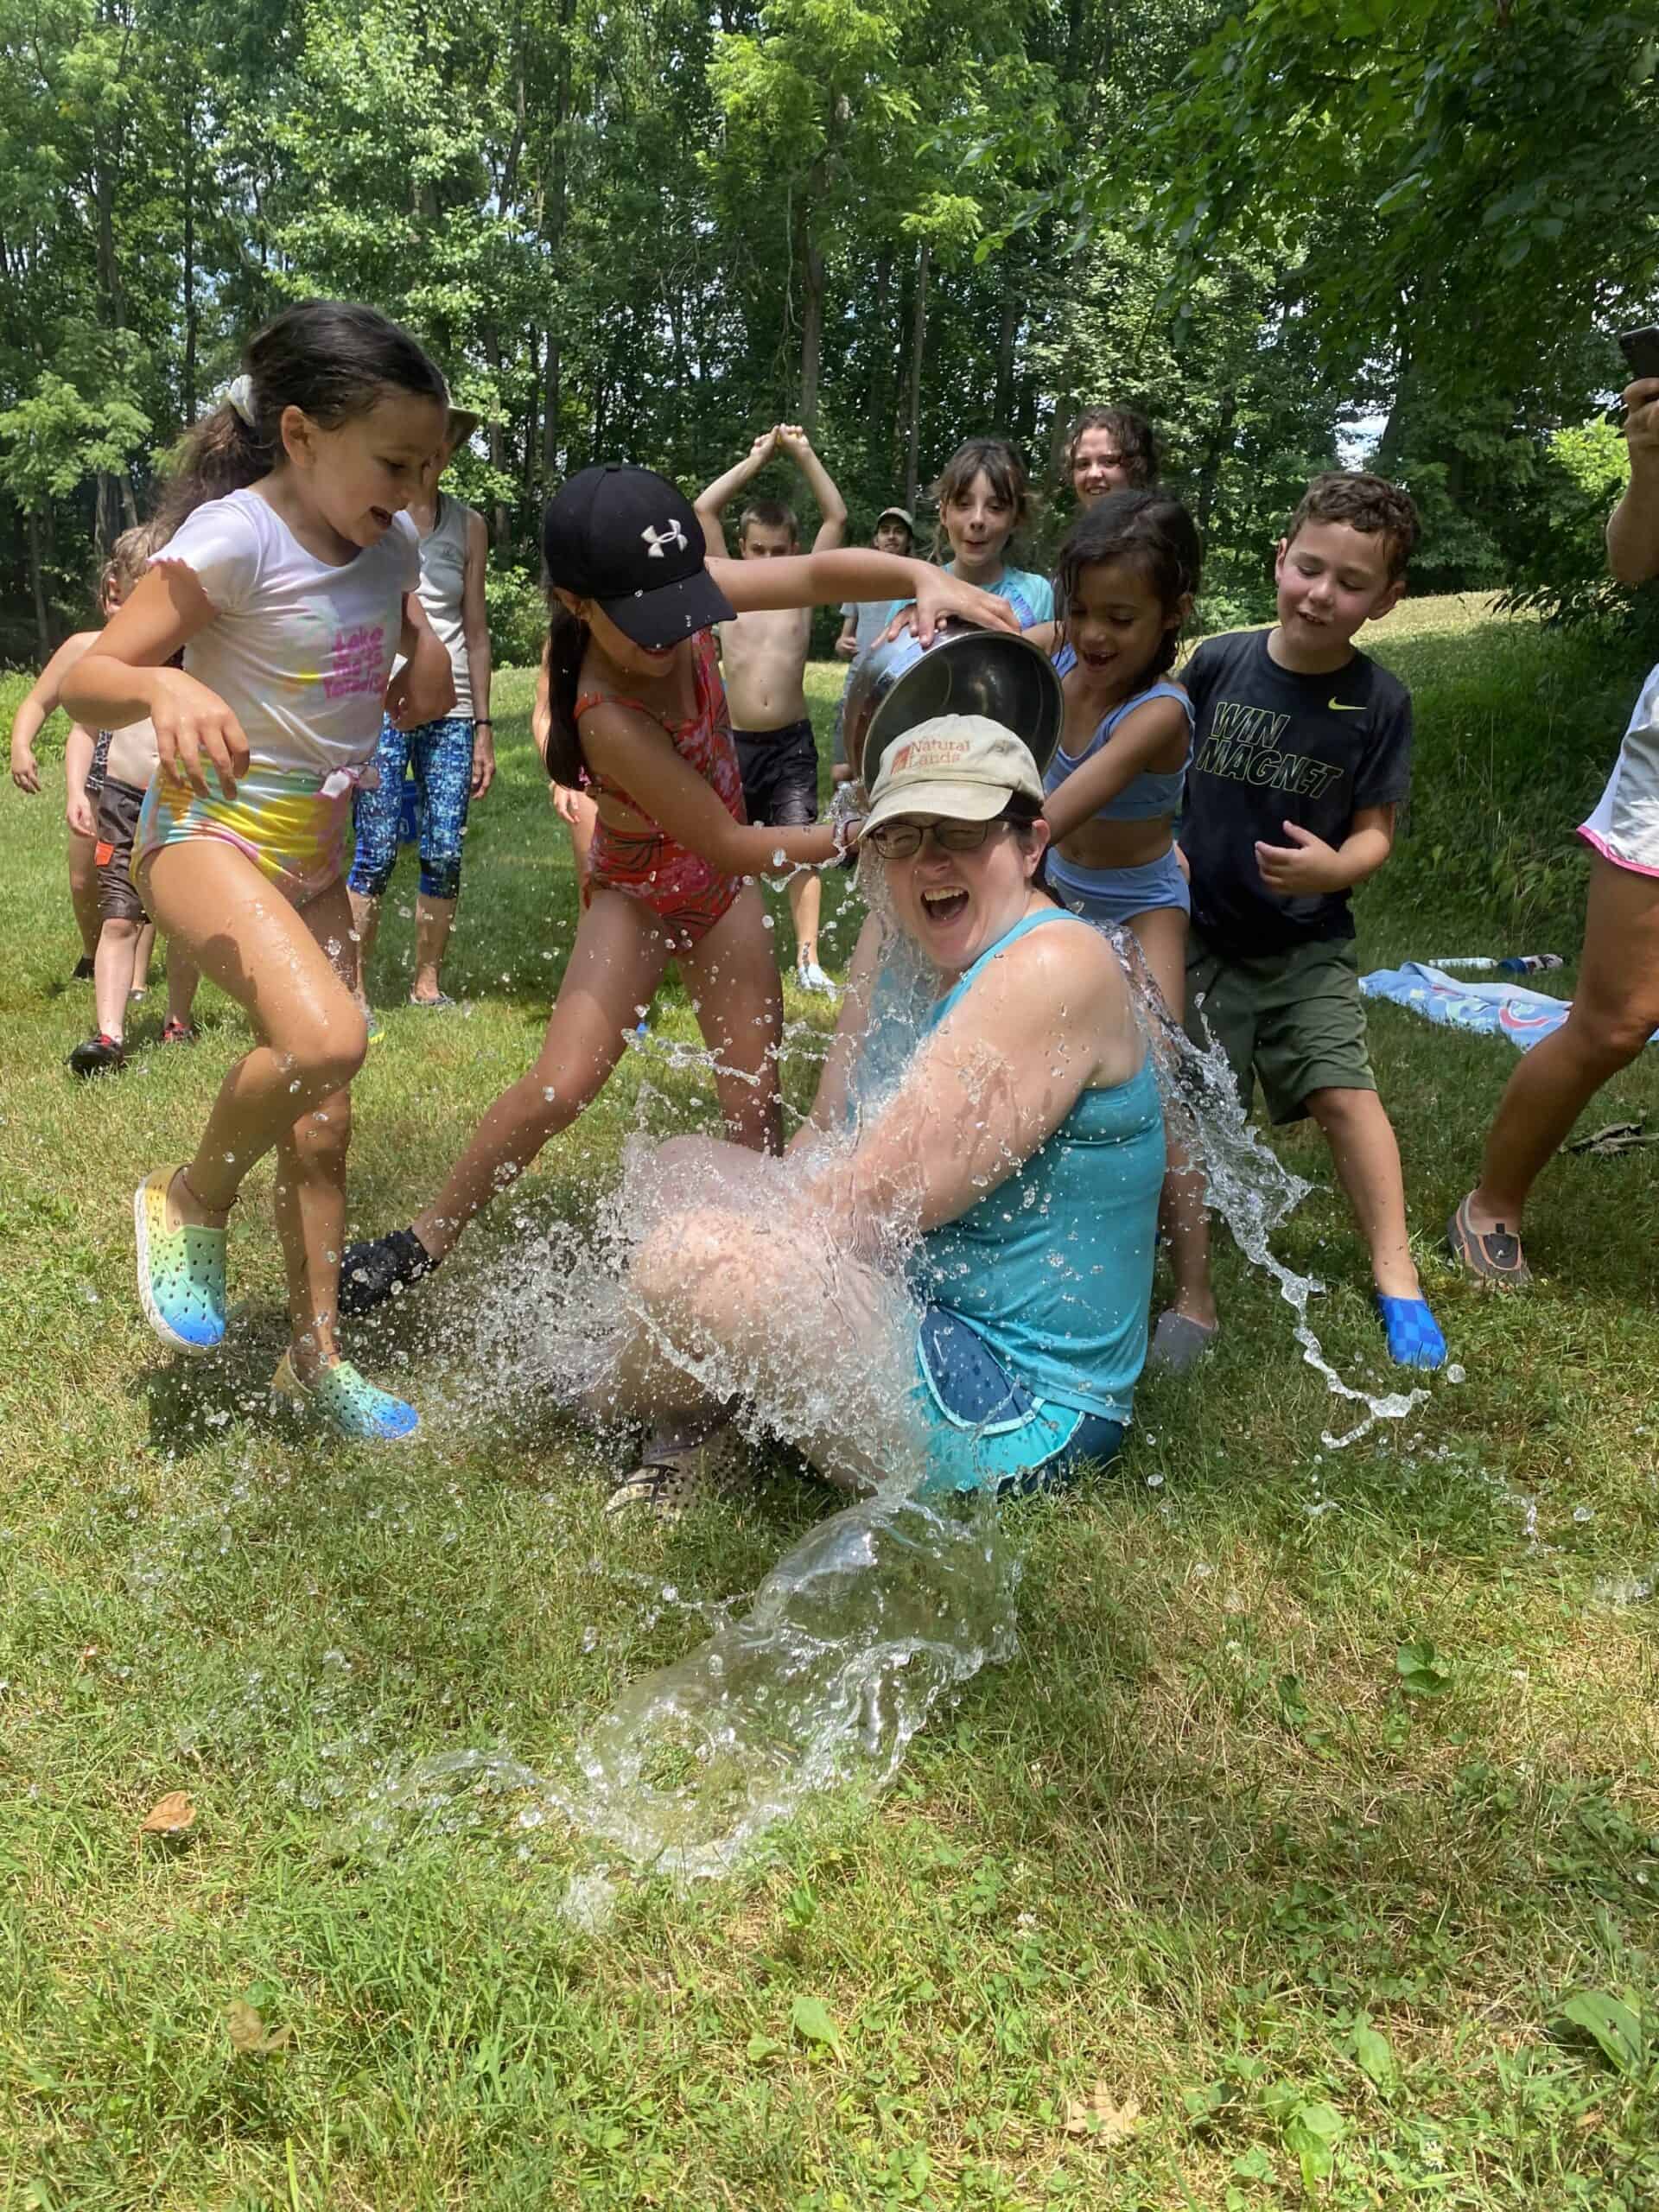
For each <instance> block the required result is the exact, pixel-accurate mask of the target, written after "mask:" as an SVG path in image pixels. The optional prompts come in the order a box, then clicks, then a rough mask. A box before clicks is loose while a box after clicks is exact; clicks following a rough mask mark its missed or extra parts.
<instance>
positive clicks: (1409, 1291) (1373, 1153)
mask: <svg viewBox="0 0 1659 2212" xmlns="http://www.w3.org/2000/svg"><path fill="white" fill-rule="evenodd" d="M1307 1110H1308V1112H1309V1113H1310V1114H1311V1115H1312V1116H1313V1119H1314V1120H1315V1121H1316V1122H1318V1123H1319V1127H1320V1128H1321V1129H1322V1130H1323V1131H1324V1132H1325V1141H1326V1143H1327V1144H1329V1146H1330V1147H1331V1157H1332V1160H1333V1161H1334V1162H1335V1165H1336V1170H1337V1175H1338V1179H1339V1180H1340V1182H1341V1184H1342V1187H1343V1189H1344V1191H1345V1192H1347V1194H1348V1203H1349V1205H1351V1207H1352V1208H1353V1210H1354V1218H1355V1220H1356V1221H1357V1223H1358V1224H1359V1232H1360V1235H1361V1236H1363V1238H1364V1239H1365V1242H1366V1244H1367V1245H1368V1246H1369V1247H1370V1255H1371V1273H1372V1274H1373V1276H1374V1277H1375V1278H1376V1287H1377V1288H1378V1289H1379V1290H1380V1291H1381V1292H1382V1293H1383V1296H1384V1297H1385V1298H1421V1296H1422V1288H1421V1285H1420V1283H1419V1282H1418V1280H1417V1268H1416V1264H1415V1262H1414V1261H1413V1259H1412V1256H1411V1245H1410V1243H1409V1240H1408V1236H1407V1233H1406V1186H1405V1180H1404V1178H1403V1177H1402V1174H1401V1173H1400V1147H1399V1146H1398V1144H1397V1143H1396V1142H1395V1135H1394V1126H1393V1124H1392V1123H1391V1122H1390V1121H1389V1117H1388V1116H1387V1114H1386V1113H1385V1112H1384V1111H1383V1101H1382V1100H1381V1099H1380V1098H1379V1097H1378V1096H1377V1095H1376V1092H1375V1091H1374V1090H1336V1089H1332V1090H1315V1091H1312V1092H1310V1093H1309V1095H1308V1098H1307Z"/></svg>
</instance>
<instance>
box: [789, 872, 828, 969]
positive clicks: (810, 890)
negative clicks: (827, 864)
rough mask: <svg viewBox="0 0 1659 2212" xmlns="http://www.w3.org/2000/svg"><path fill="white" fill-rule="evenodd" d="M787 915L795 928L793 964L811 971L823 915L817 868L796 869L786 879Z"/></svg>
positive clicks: (821, 880) (814, 961)
mask: <svg viewBox="0 0 1659 2212" xmlns="http://www.w3.org/2000/svg"><path fill="white" fill-rule="evenodd" d="M785 895H786V896H787V898H788V899H789V916H790V919H791V921H792V922H793V923H794V925H795V965H796V966H797V967H798V968H810V967H812V966H814V965H816V963H817V957H818V918H819V917H820V915H821V914H822V913H823V878H822V876H820V875H819V874H818V872H817V868H799V869H798V870H797V871H796V873H795V874H793V875H791V877H790V879H789V888H788V891H787V893H786V894H785Z"/></svg>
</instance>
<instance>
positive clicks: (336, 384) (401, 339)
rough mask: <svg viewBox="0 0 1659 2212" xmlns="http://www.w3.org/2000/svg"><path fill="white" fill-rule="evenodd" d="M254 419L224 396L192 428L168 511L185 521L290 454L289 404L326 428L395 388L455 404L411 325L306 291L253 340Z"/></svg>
mask: <svg viewBox="0 0 1659 2212" xmlns="http://www.w3.org/2000/svg"><path fill="white" fill-rule="evenodd" d="M242 364H243V368H244V370H245V373H246V375H247V378H248V381H249V384H250V385H251V413H252V416H253V421H252V422H251V423H247V422H245V421H244V420H243V418H242V416H240V415H239V414H238V412H237V410H236V409H235V408H234V407H233V406H232V404H231V402H230V400H229V399H228V398H226V399H222V400H221V401H220V402H219V405H218V406H217V407H215V408H214V409H213V412H212V413H211V414H209V415H204V416H202V417H201V419H200V421H199V422H198V423H195V425H194V427H193V428H192V429H188V430H187V431H186V432H185V435H184V436H183V438H182V439H181V441H180V443H179V446H178V448H177V451H176V454H175V458H174V461H173V465H172V482H171V484H170V486H169V487H168V493H167V496H166V498H165V499H164V500H163V502H162V519H163V520H164V521H165V522H166V524H167V525H168V528H169V529H170V530H176V529H177V528H178V526H179V524H181V522H182V521H183V520H184V518H185V517H186V516H187V515H188V514H189V513H191V512H193V511H194V509H195V508H197V507H199V506H200V505H201V504H202V502H203V501H204V500H205V499H223V498H224V497H225V495H226V493H229V492H238V491H240V490H241V489H242V488H243V486H245V485H248V484H252V483H256V482H257V480H258V479H259V478H260V477H262V476H268V475H269V474H270V472H271V470H272V469H273V468H275V467H277V464H278V462H279V461H281V460H282V459H283V430H282V423H283V409H284V408H288V407H297V408H299V409H300V410H302V413H304V414H307V415H308V416H310V417H311V419H312V421H313V422H314V423H320V424H321V426H322V428H323V429H328V430H332V429H338V428H339V426H340V424H341V423H349V422H351V421H352V420H353V418H354V417H356V416H360V415H367V414H369V413H370V412H371V411H372V410H373V408H374V407H375V406H376V405H377V404H378V402H379V401H380V400H382V399H383V398H385V397H387V395H388V394H390V393H392V392H407V393H410V394H411V395H413V396H414V397H416V398H419V399H430V400H435V402H436V403H437V404H438V405H439V406H440V407H448V404H449V387H448V385H447V384H445V382H444V380H443V373H442V371H441V370H440V369H439V367H438V365H437V364H436V362H435V361H434V360H433V359H431V357H430V356H429V354H428V353H426V352H425V350H424V348H423V347H422V346H419V345H417V344H416V340H414V339H412V338H411V337H410V334H409V333H408V332H407V331H406V330H402V329H400V328H399V327H398V326H397V324H396V323H395V322H393V321H390V320H389V318H388V317H387V316H385V315H382V314H381V312H380V310H379V309H378V308H370V307H364V306H362V305H360V304H359V302H356V301H354V300H302V301H301V302H299V303H298V304H297V305H296V306H295V307H291V308H283V312H282V313H281V315H277V317H276V319H275V320H274V321H270V322H268V323H267V324H266V325H265V327H264V329H263V330H260V331H257V332H256V333H255V334H254V335H253V337H251V339H250V340H248V343H247V346H246V347H245V349H244V352H243V356H242Z"/></svg>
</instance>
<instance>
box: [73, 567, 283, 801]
mask: <svg viewBox="0 0 1659 2212" xmlns="http://www.w3.org/2000/svg"><path fill="white" fill-rule="evenodd" d="M213 613H214V608H213V601H212V600H210V599H209V598H208V596H207V593H206V592H205V591H204V590H203V589H202V588H201V585H200V582H199V581H198V580H197V578H196V576H195V575H194V573H193V571H192V570H190V569H188V568H186V567H185V565H184V563H182V562H181V561H168V560H162V561H159V562H157V563H156V565H155V566H154V567H153V568H151V569H147V570H146V571H145V573H144V574H143V575H142V576H140V578H139V579H138V582H137V583H136V584H135V585H134V587H133V589H132V594H131V596H130V598H129V599H128V601H126V604H125V605H124V607H121V608H119V609H118V612H117V613H115V615H114V616H113V617H112V618H111V621H110V625H109V627H108V628H107V629H106V630H105V632H103V634H102V636H101V637H100V638H99V639H98V642H97V644H96V645H94V646H93V647H92V650H91V651H90V652H88V653H86V655H85V657H84V658H82V659H80V660H79V661H78V662H77V663H76V664H75V666H74V668H73V670H72V671H70V673H69V675H68V676H67V677H66V679H65V681H64V686H63V703H64V705H65V706H66V707H67V709H68V710H69V712H70V713H71V714H72V715H73V716H74V718H75V720H76V721H80V722H86V723H87V724H89V725H90V726H91V727H92V728H94V729H124V728H125V727H126V725H127V723H129V722H136V721H142V720H143V716H144V715H149V719H150V720H151V721H152V722H154V724H155V725H156V756H157V759H158V760H159V761H160V764H161V768H162V773H163V774H164V775H169V776H171V777H173V778H174V779H175V780H176V781H181V782H184V783H187V784H188V785H190V787H191V789H192V790H193V791H196V792H198V793H200V796H201V797H202V798H207V770H206V768H205V767H204V766H203V765H202V763H203V760H204V759H205V760H207V761H209V762H211V763H212V765H213V771H214V772H215V774H216V775H217V776H218V778H219V785H220V788H221V789H222V790H223V791H224V793H225V796H226V798H234V797H235V795H236V786H237V781H238V778H239V777H241V776H244V775H245V774H246V772H247V766H248V741H247V738H246V736H245V734H244V731H243V728H242V725H241V723H240V722H239V721H238V720H237V718H236V716H235V715H233V714H232V712H231V710H230V709H229V708H228V707H227V706H226V703H225V702H224V701H223V700H222V699H221V698H220V697H219V694H218V693H217V692H216V691H210V690H208V689H207V685H206V684H205V683H198V682H197V681H196V678H195V677H194V676H187V675H186V674H185V672H184V671H183V670H182V669H181V668H169V667H168V661H170V660H171V659H172V658H173V656H174V655H175V653H177V652H181V651H182V650H183V648H184V647H185V646H186V645H188V643H189V642H190V640H191V639H192V638H194V636H195V635H196V633H197V632H198V631H200V630H205V629H206V628H207V625H208V624H209V623H210V622H211V621H212V620H213Z"/></svg>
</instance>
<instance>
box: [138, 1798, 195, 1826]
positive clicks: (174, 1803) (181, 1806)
mask: <svg viewBox="0 0 1659 2212" xmlns="http://www.w3.org/2000/svg"><path fill="white" fill-rule="evenodd" d="M195 1818H196V1808H195V1807H194V1804H193V1803H192V1802H191V1801H190V1796H189V1793H188V1790H183V1789H169V1790H168V1793H167V1795H166V1796H165V1797H158V1798H157V1799H156V1802H155V1803H154V1804H153V1805H152V1806H151V1807H150V1808H149V1811H148V1812H147V1813H146V1814H145V1815H144V1817H143V1820H142V1821H140V1822H139V1823H138V1833H139V1834H140V1835H182V1834H184V1832H185V1830H186V1829H187V1828H189V1827H194V1824H195Z"/></svg>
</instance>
